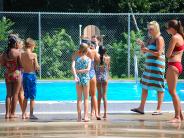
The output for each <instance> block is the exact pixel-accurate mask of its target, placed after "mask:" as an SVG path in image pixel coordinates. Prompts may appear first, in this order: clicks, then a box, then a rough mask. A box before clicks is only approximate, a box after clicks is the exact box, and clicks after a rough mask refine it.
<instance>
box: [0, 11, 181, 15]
mask: <svg viewBox="0 0 184 138" xmlns="http://www.w3.org/2000/svg"><path fill="white" fill-rule="evenodd" d="M0 13H1V14H3V13H4V14H6V13H7V14H53V15H57V14H58V15H97V16H98V15H133V14H134V15H184V13H81V12H14V11H0Z"/></svg>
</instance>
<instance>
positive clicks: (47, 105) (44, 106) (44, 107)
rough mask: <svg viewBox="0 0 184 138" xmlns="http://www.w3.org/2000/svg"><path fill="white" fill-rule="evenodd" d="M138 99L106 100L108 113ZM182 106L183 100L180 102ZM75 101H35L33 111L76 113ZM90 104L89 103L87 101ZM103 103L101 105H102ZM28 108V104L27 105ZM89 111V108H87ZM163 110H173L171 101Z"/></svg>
mask: <svg viewBox="0 0 184 138" xmlns="http://www.w3.org/2000/svg"><path fill="white" fill-rule="evenodd" d="M139 104H140V101H108V113H131V111H130V109H132V108H135V107H138V106H139ZM181 104H182V107H184V102H181ZM76 105H77V104H76V101H60V102H58V101H43V102H41V101H36V104H35V112H36V113H37V114H68V113H76ZM89 106H90V103H89ZM102 106H103V105H101V107H102ZM156 107H157V102H156V101H147V103H146V106H145V112H148V113H149V112H153V111H155V110H156ZM0 109H1V110H0V115H2V114H4V113H5V103H4V102H0ZM28 110H29V105H28ZM89 111H90V109H89ZM102 111H103V110H102ZM162 111H163V112H169V113H171V112H173V111H174V108H173V104H172V102H163V105H162ZM16 112H18V113H20V112H21V110H20V107H19V105H18V104H17V110H16Z"/></svg>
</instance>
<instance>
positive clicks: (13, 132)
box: [0, 113, 184, 138]
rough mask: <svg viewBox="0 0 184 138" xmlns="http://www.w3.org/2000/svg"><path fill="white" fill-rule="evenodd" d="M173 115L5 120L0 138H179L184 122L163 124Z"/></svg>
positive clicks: (0, 125) (1, 122)
mask: <svg viewBox="0 0 184 138" xmlns="http://www.w3.org/2000/svg"><path fill="white" fill-rule="evenodd" d="M172 116H173V114H170V113H164V114H163V115H160V116H152V115H151V114H145V115H137V114H134V113H131V114H127V113H126V114H108V119H107V120H101V121H97V120H91V121H90V122H87V123H84V122H76V114H52V115H49V114H42V115H37V117H38V118H39V119H38V120H35V121H32V120H22V119H20V118H16V119H10V120H5V119H4V116H3V115H0V138H40V137H42V138H87V137H88V138H120V137H124V138H150V137H152V138H183V137H184V122H182V123H175V124H171V123H167V120H169V119H170V118H171V117H172Z"/></svg>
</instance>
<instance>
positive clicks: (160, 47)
mask: <svg viewBox="0 0 184 138" xmlns="http://www.w3.org/2000/svg"><path fill="white" fill-rule="evenodd" d="M164 45H165V43H164V39H163V37H159V38H158V39H157V40H156V47H157V51H152V50H149V49H148V48H142V49H141V50H142V51H143V52H147V53H151V54H152V55H154V56H157V57H158V56H160V55H162V53H163V49H164Z"/></svg>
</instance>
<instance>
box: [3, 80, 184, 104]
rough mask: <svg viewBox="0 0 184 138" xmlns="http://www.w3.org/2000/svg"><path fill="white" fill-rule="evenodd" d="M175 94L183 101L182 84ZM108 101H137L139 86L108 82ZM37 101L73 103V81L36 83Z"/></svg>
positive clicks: (151, 96)
mask: <svg viewBox="0 0 184 138" xmlns="http://www.w3.org/2000/svg"><path fill="white" fill-rule="evenodd" d="M177 92H178V94H179V96H180V98H181V100H182V101H184V82H179V83H178V85H177ZM156 94H157V93H156V91H150V92H149V95H148V100H149V101H156V100H157V95H156ZM5 95H6V87H5V83H4V82H0V101H1V102H4V100H5ZM107 97H108V100H111V101H139V100H140V97H141V87H140V84H138V85H136V83H135V82H130V81H129V82H124V81H109V86H108V92H107ZM36 100H37V101H75V100H76V90H75V82H73V81H38V84H37V98H36ZM164 101H171V97H170V95H169V93H168V91H167V87H166V91H165V96H164Z"/></svg>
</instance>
